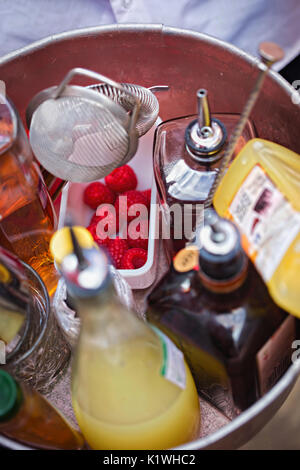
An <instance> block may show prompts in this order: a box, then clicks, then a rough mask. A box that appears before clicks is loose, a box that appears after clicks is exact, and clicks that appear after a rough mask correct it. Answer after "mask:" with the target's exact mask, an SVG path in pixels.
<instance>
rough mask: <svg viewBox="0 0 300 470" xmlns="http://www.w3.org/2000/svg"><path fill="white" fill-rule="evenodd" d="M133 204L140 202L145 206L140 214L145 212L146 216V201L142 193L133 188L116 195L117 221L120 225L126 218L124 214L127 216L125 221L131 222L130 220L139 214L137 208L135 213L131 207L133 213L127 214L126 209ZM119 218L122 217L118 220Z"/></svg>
mask: <svg viewBox="0 0 300 470" xmlns="http://www.w3.org/2000/svg"><path fill="white" fill-rule="evenodd" d="M125 197H127V200H125ZM134 204H142V205H143V206H144V207H145V211H142V215H143V214H145V215H146V213H147V216H148V209H147V201H146V199H145V197H144V196H143V195H142V193H141V192H140V191H134V190H132V191H126V192H125V193H123V194H120V195H119V196H118V197H117V200H116V203H115V208H116V214H117V218H118V221H119V223H121V225H122V222H123V221H124V220H126V216H127V221H128V222H131V220H133V219H135V218H136V217H138V216H139V215H141V214H140V211H139V210H137V211H136V213H135V211H134V208H133V209H132V210H133V212H134V215H128V211H129V209H130V207H131V206H133V205H134ZM120 219H123V220H120Z"/></svg>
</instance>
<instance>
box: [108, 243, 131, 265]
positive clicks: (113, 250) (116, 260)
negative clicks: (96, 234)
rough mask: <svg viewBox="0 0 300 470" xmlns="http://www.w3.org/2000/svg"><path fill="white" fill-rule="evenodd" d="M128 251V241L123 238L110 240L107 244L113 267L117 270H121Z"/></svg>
mask: <svg viewBox="0 0 300 470" xmlns="http://www.w3.org/2000/svg"><path fill="white" fill-rule="evenodd" d="M127 249H128V245H127V241H126V240H124V239H123V238H120V237H116V238H113V239H110V240H109V242H108V244H107V250H108V253H109V254H110V257H111V260H112V262H113V265H114V266H115V267H116V268H117V269H120V268H121V262H122V258H123V256H124V254H125V252H126V250H127Z"/></svg>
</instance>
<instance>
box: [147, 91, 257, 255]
mask: <svg viewBox="0 0 300 470" xmlns="http://www.w3.org/2000/svg"><path fill="white" fill-rule="evenodd" d="M197 107H198V113H197V115H194V116H186V117H180V118H178V119H172V120H170V121H166V122H163V123H161V124H160V125H159V126H158V128H157V130H156V134H155V144H154V174H155V180H156V185H157V188H158V194H159V197H160V205H161V209H162V214H163V220H164V222H165V224H164V226H165V227H168V226H169V225H170V237H169V236H168V235H169V234H168V233H166V234H164V235H163V238H164V239H165V246H166V250H167V252H169V253H171V254H172V255H174V254H175V253H176V252H178V251H179V250H180V249H182V248H183V247H184V246H185V243H186V241H188V240H189V238H190V235H191V233H192V231H193V229H194V228H195V226H196V225H197V221H199V218H200V217H201V216H202V214H203V205H204V204H205V202H206V200H207V197H208V195H209V192H210V189H211V187H212V184H213V182H214V180H215V177H216V173H217V171H218V168H219V166H220V163H221V161H222V158H223V155H224V147H225V145H226V143H227V141H228V139H229V138H230V136H231V134H232V132H233V130H234V128H235V126H236V124H237V122H238V120H239V117H240V116H239V115H238V114H215V115H214V116H212V115H211V112H210V107H209V102H208V92H207V90H205V89H200V90H198V91H197ZM254 136H255V131H254V127H253V125H252V123H251V122H250V120H248V121H247V123H246V125H245V127H244V130H243V132H242V134H241V135H240V137H239V139H238V141H237V144H236V148H235V152H234V154H233V156H232V158H234V156H235V155H236V153H238V151H239V150H240V149H241V148H243V146H244V145H245V144H246V142H247V141H248V140H249V139H251V138H252V137H254ZM167 230H169V229H167ZM169 239H170V240H169Z"/></svg>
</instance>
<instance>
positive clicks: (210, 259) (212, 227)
mask: <svg viewBox="0 0 300 470" xmlns="http://www.w3.org/2000/svg"><path fill="white" fill-rule="evenodd" d="M205 219H206V220H205V225H204V227H202V228H201V229H200V231H199V234H198V236H199V242H200V246H201V248H200V252H199V264H200V269H201V270H202V271H203V273H204V274H205V275H206V276H207V277H209V278H211V279H213V280H220V281H223V280H224V281H225V280H229V279H232V278H234V277H236V276H238V275H239V273H241V272H242V271H243V269H244V267H245V263H246V262H247V257H246V255H245V253H244V251H243V249H242V246H241V238H240V234H239V231H238V229H237V228H236V226H235V225H234V224H233V223H232V222H230V221H229V220H226V219H221V218H219V217H218V216H217V214H216V213H215V212H214V211H212V210H209V211H206V214H205Z"/></svg>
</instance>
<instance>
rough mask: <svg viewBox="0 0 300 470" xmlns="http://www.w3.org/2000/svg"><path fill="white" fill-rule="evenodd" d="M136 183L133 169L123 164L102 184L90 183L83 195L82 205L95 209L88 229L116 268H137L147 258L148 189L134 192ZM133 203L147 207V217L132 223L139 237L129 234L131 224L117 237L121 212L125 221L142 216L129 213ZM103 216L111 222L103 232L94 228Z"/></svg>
mask: <svg viewBox="0 0 300 470" xmlns="http://www.w3.org/2000/svg"><path fill="white" fill-rule="evenodd" d="M137 185H138V180H137V177H136V174H135V172H134V171H133V169H132V168H131V167H130V166H129V165H123V166H121V167H119V168H116V169H115V170H113V171H112V172H111V173H110V174H109V175H107V176H106V177H105V184H103V183H100V182H99V181H95V182H93V183H90V184H89V185H88V186H87V187H86V188H85V191H84V194H83V200H84V202H85V204H87V205H88V206H89V207H90V208H91V209H94V210H95V211H96V212H95V213H94V214H93V216H92V218H91V221H90V224H89V226H88V227H87V229H88V230H89V231H90V233H91V234H92V236H93V238H94V240H95V242H96V243H97V244H98V245H99V246H101V247H104V248H105V249H106V250H107V251H108V253H109V255H110V258H111V261H112V263H113V265H114V266H115V267H116V268H117V269H139V268H141V267H142V266H143V265H144V264H145V263H146V261H147V256H148V252H147V250H148V226H149V220H148V215H149V210H150V200H151V189H147V190H145V191H137V190H136V187H137ZM121 196H126V197H127V205H125V207H124V203H123V201H124V200H125V199H124V198H123V200H122V199H120V197H121ZM133 204H143V205H144V206H145V207H146V208H147V218H146V217H145V219H144V218H143V220H142V221H141V222H139V223H138V224H137V225H136V226H135V231H136V232H138V234H139V237H138V238H136V235H134V236H133V237H131V236H130V226H129V229H127V233H126V236H124V232H123V236H116V234H117V233H119V232H120V230H122V229H121V227H119V220H122V217H124V215H125V217H127V222H128V224H129V223H130V222H131V221H133V220H134V219H135V218H136V217H138V216H139V215H141V214H139V212H138V213H137V214H135V215H134V216H132V215H129V214H128V211H129V209H130V207H131V206H132V205H133ZM106 205H107V206H106ZM111 205H114V207H115V214H116V220H114V221H113V218H114V214H112V211H111ZM99 206H101V208H99ZM98 208H99V209H98ZM97 209H98V215H97ZM104 218H105V219H106V221H109V220H111V222H112V223H111V224H109V223H107V224H106V225H105V226H104V227H103V230H104V231H103V234H102V233H100V232H101V230H100V228H99V226H98V229H97V224H98V222H99V221H101V220H102V219H104ZM111 227H114V230H113V231H112V230H109V229H110V228H111Z"/></svg>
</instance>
